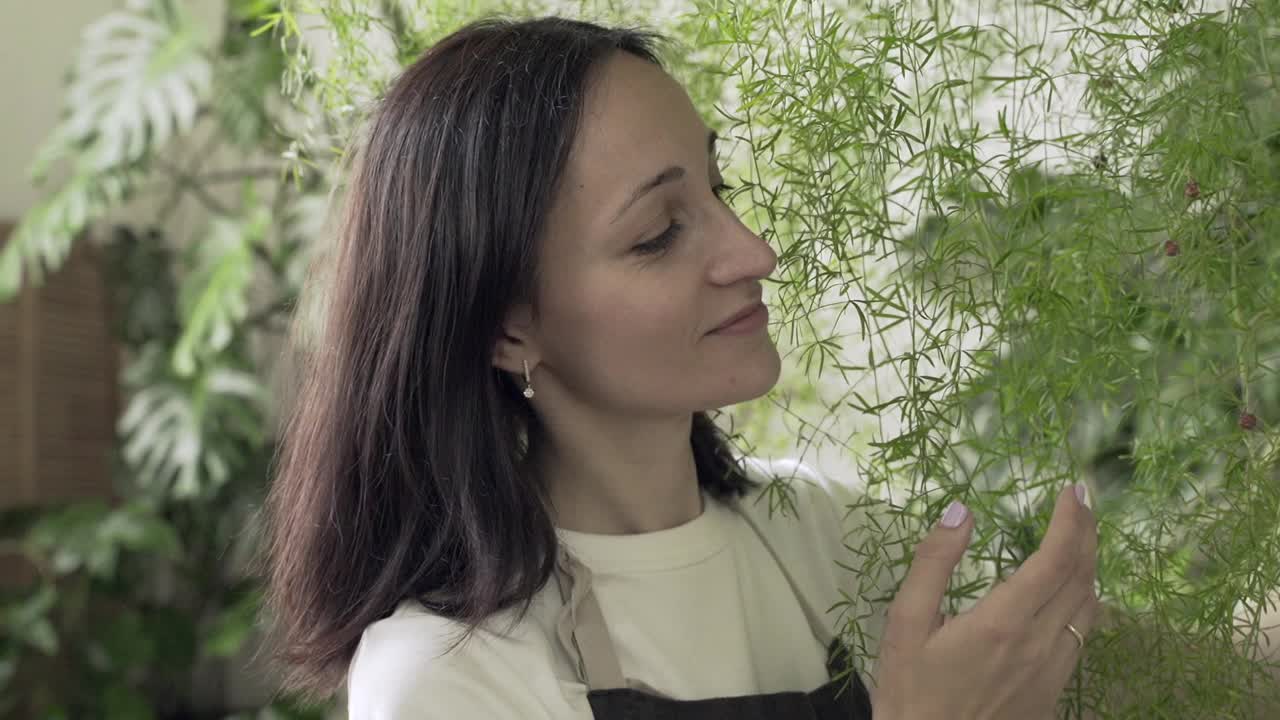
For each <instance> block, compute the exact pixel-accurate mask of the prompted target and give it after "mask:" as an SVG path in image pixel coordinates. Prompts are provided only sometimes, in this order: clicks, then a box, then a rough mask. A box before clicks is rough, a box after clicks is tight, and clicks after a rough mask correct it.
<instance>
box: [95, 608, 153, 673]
mask: <svg viewBox="0 0 1280 720" xmlns="http://www.w3.org/2000/svg"><path fill="white" fill-rule="evenodd" d="M94 641H95V642H96V645H97V647H98V649H99V650H101V653H102V656H103V657H104V659H105V660H106V661H107V663H109V666H108V667H107V668H103V669H104V670H111V671H114V672H117V673H121V674H123V672H124V671H126V670H129V669H132V668H147V667H150V666H151V665H152V663H153V660H154V657H155V638H154V637H153V635H152V633H151V632H149V631H148V625H147V623H146V622H144V621H143V619H142V616H141V615H140V614H139V613H138V611H137V610H134V609H132V608H124V609H122V610H121V611H120V612H118V613H115V614H113V615H112V616H111V618H110V620H109V621H108V622H104V623H102V624H100V625H97V626H96V627H95V628H94Z"/></svg>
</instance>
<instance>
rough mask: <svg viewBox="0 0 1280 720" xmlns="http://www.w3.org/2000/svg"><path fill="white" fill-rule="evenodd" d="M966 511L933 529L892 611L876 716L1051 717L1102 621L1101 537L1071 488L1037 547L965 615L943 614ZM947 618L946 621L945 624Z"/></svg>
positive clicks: (966, 532) (968, 520) (966, 529)
mask: <svg viewBox="0 0 1280 720" xmlns="http://www.w3.org/2000/svg"><path fill="white" fill-rule="evenodd" d="M972 530H973V517H972V514H966V517H965V518H964V520H963V522H962V523H961V524H960V525H959V527H955V528H947V527H943V526H942V525H941V524H940V525H939V526H937V527H935V528H934V529H933V530H932V531H931V532H930V534H929V536H928V537H926V538H925V539H924V540H923V541H922V542H921V543H920V544H919V545H918V546H916V553H915V559H914V561H913V562H912V564H911V568H910V569H909V570H908V571H907V577H906V578H905V579H904V580H903V583H902V587H901V589H900V590H899V592H898V594H897V595H896V596H895V597H894V599H893V602H892V603H891V604H890V605H889V608H888V614H887V620H886V626H885V630H884V634H883V637H882V639H881V644H880V657H879V660H878V661H877V663H876V671H875V685H876V691H875V694H874V696H873V706H874V715H875V717H876V720H934V719H935V718H938V719H939V720H941V719H942V718H946V719H947V720H1005V719H1008V720H1015V719H1016V720H1025V719H1026V718H1051V717H1053V716H1054V711H1055V708H1056V706H1057V702H1058V697H1059V696H1060V695H1061V694H1062V690H1063V688H1064V687H1065V686H1066V684H1067V681H1068V680H1069V679H1070V678H1071V674H1072V672H1073V671H1074V670H1075V667H1076V660H1077V659H1078V658H1079V656H1080V649H1079V648H1078V646H1077V645H1078V644H1077V642H1076V639H1075V637H1074V636H1073V635H1072V634H1071V632H1070V631H1069V630H1067V629H1066V625H1067V623H1071V624H1072V625H1073V626H1075V628H1076V629H1077V630H1079V631H1080V632H1081V634H1083V635H1088V633H1089V631H1090V630H1092V629H1093V627H1094V623H1095V622H1096V620H1097V615H1098V607H1099V604H1098V598H1097V595H1096V594H1095V592H1094V579H1095V577H1096V568H1097V554H1098V552H1097V549H1098V531H1097V524H1096V523H1095V520H1094V516H1093V512H1092V511H1091V510H1090V509H1089V508H1088V507H1086V506H1085V505H1084V504H1083V503H1082V502H1080V501H1079V500H1078V499H1077V497H1076V494H1075V492H1073V491H1072V488H1071V487H1068V488H1065V489H1064V490H1063V491H1062V492H1061V493H1060V494H1059V496H1058V499H1057V504H1056V506H1055V507H1054V511H1053V519H1052V521H1051V522H1050V524H1049V530H1048V532H1047V533H1046V534H1045V538H1044V541H1043V542H1042V543H1041V545H1040V548H1039V549H1038V550H1036V552H1035V553H1033V554H1032V555H1031V557H1029V558H1028V559H1027V561H1026V562H1024V563H1023V564H1022V566H1021V567H1019V568H1018V570H1017V572H1015V573H1014V574H1013V576H1012V577H1010V578H1008V579H1007V580H1005V581H1003V582H1001V583H999V584H997V585H996V586H995V587H994V588H992V590H991V592H990V593H988V594H987V595H986V597H983V598H982V599H981V600H979V601H978V603H977V604H976V605H975V606H974V607H973V608H972V609H971V610H969V611H968V612H964V613H961V614H959V615H957V616H955V617H951V618H947V617H945V616H943V615H942V614H941V613H939V608H941V606H942V600H943V597H944V594H945V592H946V588H947V583H948V581H949V580H950V578H951V574H952V572H953V571H954V570H955V567H956V564H957V563H959V562H960V559H961V557H962V556H963V555H964V552H965V550H966V548H967V547H968V544H969V536H970V533H971V532H972ZM944 621H945V622H944Z"/></svg>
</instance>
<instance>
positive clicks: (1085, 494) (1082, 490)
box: [1076, 482, 1093, 509]
mask: <svg viewBox="0 0 1280 720" xmlns="http://www.w3.org/2000/svg"><path fill="white" fill-rule="evenodd" d="M1076 499H1077V500H1079V501H1080V504H1081V505H1083V506H1085V507H1087V508H1090V509H1092V508H1093V504H1092V503H1090V502H1089V488H1088V487H1086V486H1085V484H1084V483H1082V482H1078V483H1076Z"/></svg>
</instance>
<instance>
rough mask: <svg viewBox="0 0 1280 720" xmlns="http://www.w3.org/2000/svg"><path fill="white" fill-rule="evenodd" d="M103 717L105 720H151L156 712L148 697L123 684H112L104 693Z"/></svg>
mask: <svg viewBox="0 0 1280 720" xmlns="http://www.w3.org/2000/svg"><path fill="white" fill-rule="evenodd" d="M102 717H103V718H104V719H105V720H151V719H152V718H154V717H155V710H154V709H152V707H151V704H150V703H149V702H147V699H146V697H145V696H144V695H143V694H142V693H140V692H138V691H137V690H135V689H134V688H131V687H129V686H128V685H124V684H122V683H118V682H117V683H112V684H111V685H108V686H107V687H106V690H104V691H103V693H102Z"/></svg>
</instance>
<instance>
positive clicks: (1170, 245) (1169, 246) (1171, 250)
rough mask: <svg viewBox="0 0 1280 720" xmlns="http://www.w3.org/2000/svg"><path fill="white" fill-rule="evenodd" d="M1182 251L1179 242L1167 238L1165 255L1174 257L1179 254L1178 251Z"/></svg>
mask: <svg viewBox="0 0 1280 720" xmlns="http://www.w3.org/2000/svg"><path fill="white" fill-rule="evenodd" d="M1180 252H1182V248H1180V247H1178V243H1176V242H1174V241H1172V240H1165V241H1164V254H1165V255H1168V256H1169V257H1173V256H1175V255H1177V254H1178V253H1180Z"/></svg>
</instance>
